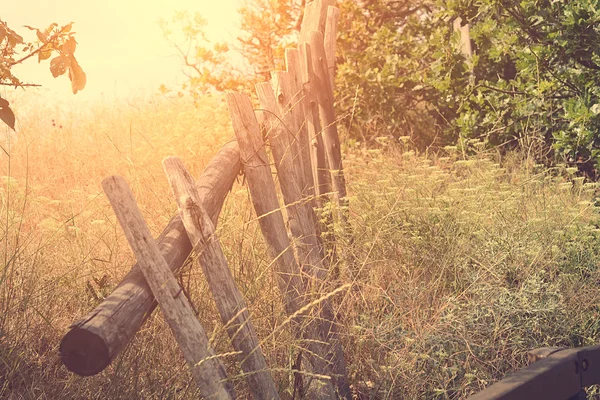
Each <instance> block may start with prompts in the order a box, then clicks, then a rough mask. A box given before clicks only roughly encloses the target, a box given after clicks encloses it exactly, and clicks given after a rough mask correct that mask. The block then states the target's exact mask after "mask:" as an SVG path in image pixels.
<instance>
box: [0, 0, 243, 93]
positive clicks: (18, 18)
mask: <svg viewBox="0 0 600 400" xmlns="http://www.w3.org/2000/svg"><path fill="white" fill-rule="evenodd" d="M238 6H239V0H220V1H218V2H214V1H211V0H128V1H122V0H106V1H103V2H82V1H79V0H57V1H54V2H41V1H39V0H22V1H18V2H12V3H11V5H10V6H9V7H8V9H7V8H3V10H2V15H0V18H1V19H2V20H3V21H5V22H7V23H8V24H9V26H11V27H12V28H13V29H15V30H16V31H17V32H18V33H20V34H22V35H28V34H32V32H29V31H28V30H27V29H26V28H24V27H23V26H24V25H30V26H34V27H36V28H41V29H43V28H45V27H46V26H48V25H50V24H51V23H52V22H56V23H58V24H63V25H64V24H67V23H69V22H71V21H73V22H75V24H74V25H73V31H75V32H76V39H77V42H78V46H77V50H76V53H75V55H76V57H77V59H78V60H79V64H80V65H81V66H82V68H83V69H84V71H85V72H86V74H87V86H86V88H85V89H84V90H83V91H81V92H80V93H78V94H77V95H76V96H73V94H72V93H71V88H70V84H69V81H68V78H67V77H65V76H60V77H58V78H56V79H54V78H53V77H52V75H51V74H50V72H49V71H48V68H49V67H48V62H47V61H46V62H45V63H44V62H43V63H42V64H43V65H38V64H37V62H36V61H35V60H33V59H32V60H29V61H28V62H26V63H25V64H24V65H21V66H19V67H18V68H15V73H16V75H17V76H18V77H19V78H20V79H21V80H22V81H23V82H29V83H37V84H41V85H42V86H43V88H42V89H41V90H38V91H36V92H37V94H38V95H39V93H43V94H44V96H57V98H65V99H71V98H72V99H75V100H79V99H95V98H99V97H102V96H109V97H128V96H130V95H135V94H140V93H143V94H147V93H154V92H155V91H156V89H157V88H158V86H159V85H160V84H163V83H164V84H166V85H167V86H169V85H175V84H176V83H177V82H181V81H182V80H184V79H185V77H184V76H183V74H182V66H181V64H182V63H181V59H180V58H178V56H177V54H176V51H175V50H174V49H173V48H172V47H170V46H169V44H168V42H167V41H166V40H165V38H164V37H163V34H162V31H161V28H160V27H159V23H158V21H159V20H160V19H165V20H170V19H171V17H172V16H173V15H174V14H175V13H176V12H178V11H188V12H190V13H194V12H198V13H200V14H201V15H202V16H203V17H204V18H205V19H206V20H207V23H208V25H207V27H206V34H207V36H208V37H209V39H210V40H214V41H222V40H231V39H233V38H235V36H236V35H237V30H238V26H239V23H238V14H237V11H236V10H237V8H238ZM34 37H35V35H32V39H33V38H34ZM28 92H30V90H28Z"/></svg>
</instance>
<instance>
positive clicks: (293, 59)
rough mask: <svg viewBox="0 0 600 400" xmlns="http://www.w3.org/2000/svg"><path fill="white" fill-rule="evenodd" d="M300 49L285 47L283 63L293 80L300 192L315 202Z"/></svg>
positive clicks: (307, 107) (306, 103)
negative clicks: (300, 162) (299, 162)
mask: <svg viewBox="0 0 600 400" xmlns="http://www.w3.org/2000/svg"><path fill="white" fill-rule="evenodd" d="M301 57H302V55H301V54H300V50H298V49H286V50H285V65H286V70H287V72H289V74H290V75H291V76H292V79H293V82H294V89H293V95H292V96H291V99H290V103H291V104H290V107H291V109H292V115H293V116H294V120H295V121H296V128H297V130H298V133H297V136H298V138H297V140H298V143H299V145H300V154H301V156H302V157H301V161H302V167H301V168H302V170H303V174H304V187H303V188H302V194H303V195H304V197H307V198H309V199H310V201H311V204H316V203H315V200H314V197H315V181H314V178H313V173H312V161H311V158H310V140H309V134H308V121H307V113H308V110H309V105H308V102H307V98H306V95H305V93H304V84H303V82H302V67H301V62H302V61H301Z"/></svg>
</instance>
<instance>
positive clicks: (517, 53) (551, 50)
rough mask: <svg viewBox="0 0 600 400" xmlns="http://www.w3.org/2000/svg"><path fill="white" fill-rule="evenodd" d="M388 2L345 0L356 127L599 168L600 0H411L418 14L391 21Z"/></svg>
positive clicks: (346, 87)
mask: <svg viewBox="0 0 600 400" xmlns="http://www.w3.org/2000/svg"><path fill="white" fill-rule="evenodd" d="M388 3H389V2H387V1H384V0H373V1H365V2H363V4H361V5H353V4H352V3H347V2H342V3H341V7H343V8H344V12H343V13H342V15H344V13H345V14H347V15H349V16H350V17H349V18H348V19H345V20H344V21H345V22H344V25H343V27H342V29H341V31H340V34H341V47H342V48H341V52H340V57H341V59H340V61H341V64H340V66H339V76H338V91H339V99H340V100H339V101H340V104H339V105H340V107H341V108H342V109H344V110H351V111H353V116H354V119H353V122H354V126H352V127H351V130H350V135H351V136H354V137H363V138H364V139H369V138H370V136H373V135H378V133H377V132H378V131H379V132H381V130H382V129H385V130H386V131H387V132H389V133H390V134H391V135H393V136H395V137H398V136H407V137H410V138H411V139H412V140H413V141H414V142H415V144H416V145H417V146H418V147H419V148H421V149H423V148H425V147H427V146H430V145H435V146H437V147H440V146H444V145H447V144H448V143H457V144H459V146H462V147H463V148H467V147H468V143H472V142H473V141H484V142H485V143H486V144H487V145H489V146H505V147H506V148H515V147H523V148H528V149H529V150H533V151H534V152H536V153H537V154H538V156H539V157H540V158H541V159H546V161H552V160H553V159H554V156H555V155H558V156H561V157H562V158H564V159H565V160H566V161H567V162H569V163H572V164H573V165H577V166H578V167H579V168H580V169H581V170H583V171H584V172H586V173H587V174H588V176H590V177H594V176H595V175H596V173H595V170H596V169H597V168H598V166H599V165H600V136H599V129H600V105H599V102H600V97H599V94H600V92H599V91H598V82H599V79H600V75H599V72H600V53H599V50H598V47H597V45H596V43H598V39H600V27H599V22H600V4H599V2H598V1H596V0H578V1H569V2H560V1H549V0H548V1H537V0H526V1H519V2H517V1H511V0H445V1H432V2H430V3H425V2H421V3H414V4H413V3H412V2H410V4H409V3H408V2H407V3H406V9H407V10H414V13H413V14H412V15H410V16H408V17H406V16H402V17H399V16H395V17H394V18H392V19H390V20H386V19H383V20H382V21H381V20H379V19H378V17H379V16H382V15H385V10H386V8H387V4H388ZM394 3H396V2H394ZM458 17H460V18H461V19H462V23H463V24H465V23H469V24H470V34H471V42H472V46H473V49H474V54H473V56H472V57H465V55H463V54H461V52H460V50H459V46H458V40H459V37H458V35H457V34H455V33H453V28H452V23H453V21H454V20H455V19H456V18H458ZM368 21H374V22H375V23H373V24H369V23H368ZM379 21H381V22H379ZM354 96H356V99H358V101H356V102H353V97H354Z"/></svg>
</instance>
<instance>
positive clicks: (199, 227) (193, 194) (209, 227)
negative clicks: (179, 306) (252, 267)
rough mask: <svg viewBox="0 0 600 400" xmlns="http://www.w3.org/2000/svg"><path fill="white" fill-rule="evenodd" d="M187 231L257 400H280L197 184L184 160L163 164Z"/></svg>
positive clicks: (176, 159) (174, 159) (172, 160)
mask: <svg viewBox="0 0 600 400" xmlns="http://www.w3.org/2000/svg"><path fill="white" fill-rule="evenodd" d="M163 166H164V169H165V173H166V174H167V177H168V178H169V183H170V185H171V190H172V191H173V195H174V196H175V199H176V201H177V206H178V207H179V212H180V216H181V219H182V221H183V225H184V226H185V230H186V231H187V234H188V237H189V238H190V240H191V242H192V244H193V247H194V252H195V253H196V254H197V256H198V262H199V263H200V266H201V267H202V271H203V272H204V276H205V277H206V280H207V282H208V285H209V287H210V290H211V292H212V295H213V298H214V300H215V303H216V305H217V309H218V310H219V314H220V315H221V321H222V322H223V324H224V325H225V328H226V330H227V333H228V334H229V337H230V339H231V343H232V345H233V348H234V349H235V350H236V351H237V352H239V354H238V358H239V360H240V364H241V367H242V371H243V372H244V377H245V378H246V381H247V382H248V386H249V387H250V391H251V392H252V395H253V397H254V398H255V399H265V400H270V399H279V394H278V393H277V389H276V388H275V382H274V381H273V377H272V376H271V373H270V372H269V369H268V366H267V361H266V360H265V356H264V355H263V353H262V350H261V349H260V345H259V342H258V336H257V335H256V331H255V329H254V325H253V323H252V321H251V320H250V313H249V312H248V308H247V306H246V301H245V300H244V297H243V296H242V293H241V292H240V291H239V289H238V288H237V286H236V284H235V280H234V279H233V275H232V274H231V270H230V269H229V265H228V263H227V260H226V259H225V255H224V254H223V249H222V248H221V244H220V243H219V239H218V238H217V235H216V232H215V227H214V225H213V223H212V221H211V220H210V218H209V216H208V214H207V213H206V211H205V210H204V208H203V207H202V206H201V205H200V202H199V200H198V191H197V189H196V186H195V185H194V180H193V179H192V177H191V176H190V174H189V173H188V171H187V170H186V169H185V166H184V165H183V163H182V162H181V160H180V159H178V158H175V157H169V158H167V159H165V160H164V161H163Z"/></svg>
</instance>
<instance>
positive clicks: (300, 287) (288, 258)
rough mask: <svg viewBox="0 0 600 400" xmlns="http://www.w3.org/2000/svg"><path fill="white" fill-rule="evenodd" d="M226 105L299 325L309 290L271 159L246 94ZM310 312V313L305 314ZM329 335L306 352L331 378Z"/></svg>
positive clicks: (313, 340)
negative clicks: (290, 235) (325, 342)
mask: <svg viewBox="0 0 600 400" xmlns="http://www.w3.org/2000/svg"><path fill="white" fill-rule="evenodd" d="M227 104H228V106H229V112H230V114H231V121H232V123H233V129H234V131H235V134H236V136H237V138H238V142H239V144H240V158H241V160H242V164H243V165H244V167H243V168H244V175H245V176H246V179H247V180H248V187H249V189H250V194H251V198H252V204H253V205H254V209H255V210H256V214H257V216H258V221H259V224H260V227H261V231H262V233H263V237H264V238H265V242H266V243H267V246H268V249H269V253H270V255H271V257H272V258H273V260H274V263H275V266H276V269H277V275H278V277H279V278H280V279H279V280H278V283H279V285H280V291H281V292H282V295H283V298H284V305H285V308H286V312H287V313H288V315H290V316H296V317H295V318H294V320H296V322H299V321H298V319H299V318H301V317H303V315H298V314H297V312H300V310H301V309H302V305H303V303H304V296H305V293H306V290H305V287H304V283H303V280H302V277H301V271H300V267H299V266H298V263H297V262H296V259H295V258H294V254H293V248H292V245H291V243H290V240H289V238H288V235H287V230H286V229H285V224H284V222H283V216H282V213H281V209H280V207H279V201H278V200H277V194H276V192H275V185H274V183H273V178H272V177H271V168H270V163H269V159H268V156H267V153H266V151H265V149H264V145H263V141H262V137H261V135H260V130H259V127H258V122H257V121H256V117H255V116H254V110H253V109H252V103H251V102H250V99H249V98H248V96H246V95H244V94H241V93H229V94H228V95H227ZM308 311H310V309H308V310H306V311H305V312H308ZM294 329H295V331H296V334H298V335H302V333H303V329H302V327H301V326H297V327H295V328H294ZM306 333H308V334H310V335H312V333H313V332H312V330H309V331H308V332H306ZM327 334H328V332H322V333H321V334H318V335H317V336H315V337H308V338H307V341H306V347H307V349H308V351H306V352H304V354H305V355H306V360H307V361H308V362H309V364H310V369H311V370H312V371H314V372H313V373H316V374H318V375H320V376H329V375H330V374H329V371H330V369H329V365H328V362H327V360H328V357H327V354H323V353H322V349H321V346H319V343H320V338H321V337H324V336H326V335H327ZM319 380H320V383H319V384H318V385H316V387H315V389H316V390H317V391H318V398H327V399H334V398H335V396H336V395H335V389H334V387H333V385H332V383H331V381H330V380H322V379H319Z"/></svg>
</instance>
